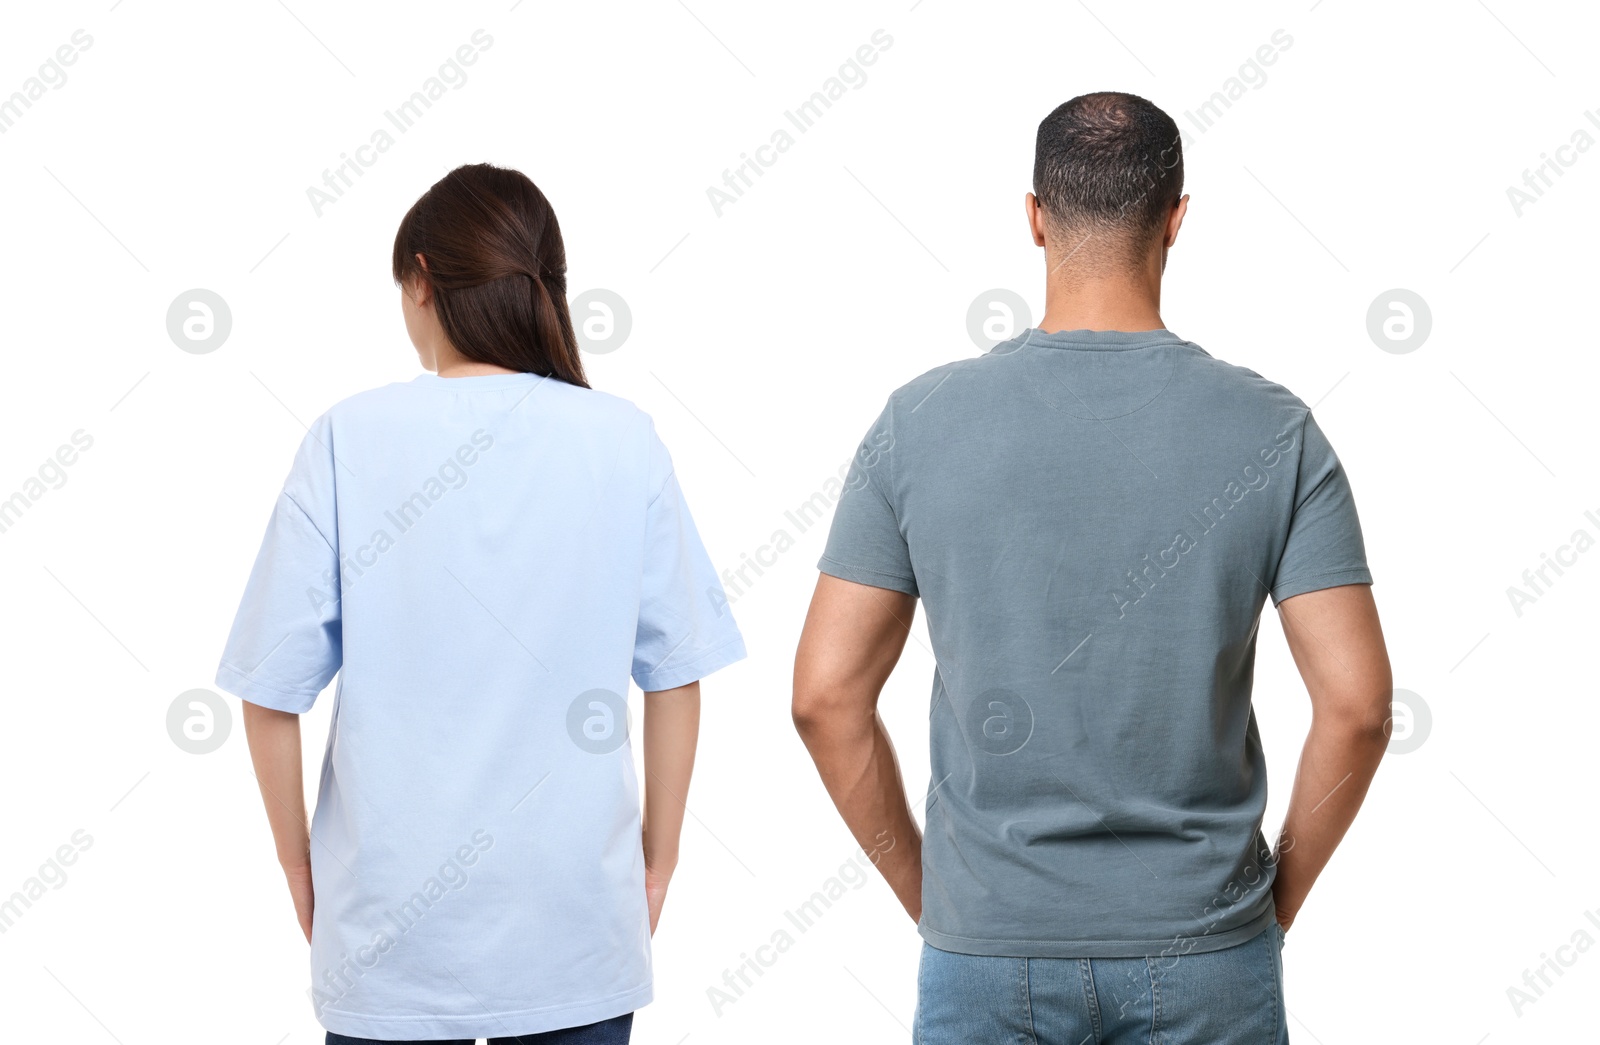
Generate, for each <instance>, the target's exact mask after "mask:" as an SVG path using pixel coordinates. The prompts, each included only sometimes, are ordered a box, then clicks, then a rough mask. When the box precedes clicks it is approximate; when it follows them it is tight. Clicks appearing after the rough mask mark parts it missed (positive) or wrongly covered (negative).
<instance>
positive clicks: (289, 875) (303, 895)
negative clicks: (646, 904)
mask: <svg viewBox="0 0 1600 1045" xmlns="http://www.w3.org/2000/svg"><path fill="white" fill-rule="evenodd" d="M283 876H284V878H285V879H287V880H288V883H289V895H290V896H291V897H293V898H294V914H295V918H296V919H298V920H299V922H300V931H301V932H303V933H305V934H306V943H310V942H311V912H312V910H313V908H314V907H315V905H316V896H315V894H314V893H313V892H312V889H311V865H310V864H309V863H308V864H302V865H297V866H287V865H286V866H285V867H284V869H283ZM662 888H663V889H665V888H666V886H664V885H663V886H662ZM654 927H655V922H654V921H653V920H652V922H651V928H654Z"/></svg>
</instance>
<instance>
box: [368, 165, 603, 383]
mask: <svg viewBox="0 0 1600 1045" xmlns="http://www.w3.org/2000/svg"><path fill="white" fill-rule="evenodd" d="M418 254H421V255H422V257H423V259H425V260H426V262H427V267H426V268H424V267H423V265H422V263H421V262H419V261H418V260H417V255H418ZM413 278H418V279H422V280H424V281H425V282H427V284H428V285H429V286H430V287H432V288H433V292H434V304H435V308H436V309H437V311H438V314H439V323H440V325H441V326H443V327H444V332H445V336H447V337H448V338H449V339H450V343H451V344H452V345H454V346H455V348H456V350H457V351H459V352H460V353H461V354H462V355H463V356H466V357H467V358H468V359H472V360H476V361H477V362H479V363H491V364H493V365H495V366H503V367H505V368H507V369H508V370H518V371H523V372H526V373H534V374H541V375H544V376H547V377H555V378H560V379H561V380H562V381H565V382H567V383H568V384H573V385H579V386H581V387H583V388H588V387H589V382H588V379H587V378H585V377H584V374H583V361H582V359H581V358H580V357H579V355H578V338H577V335H576V334H575V333H574V332H573V329H572V315H571V313H570V312H569V311H568V309H567V252H566V247H565V246H563V245H562V242H561V226H560V225H558V224H557V223H556V214H555V211H554V210H552V209H551V207H550V201H549V200H546V199H545V198H544V193H542V192H540V191H539V187H538V186H537V185H535V184H534V183H533V182H532V181H529V180H528V177H527V175H525V174H523V173H521V172H520V171H514V170H508V169H506V168H504V167H495V166H493V165H491V164H487V163H473V164H468V165H466V166H463V167H457V168H456V169H455V170H453V171H451V172H450V173H449V174H446V175H445V176H444V177H443V178H440V179H439V180H438V181H437V182H435V183H434V185H433V187H432V188H430V189H429V190H428V191H427V192H424V193H423V194H422V196H421V197H420V198H418V200H417V202H416V203H414V204H412V205H411V209H410V210H409V211H407V212H406V216H405V217H404V218H403V219H401V221H400V230H399V231H398V232H396V233H395V237H394V281H395V283H397V284H402V285H403V284H405V283H406V282H407V281H409V280H411V279H413Z"/></svg>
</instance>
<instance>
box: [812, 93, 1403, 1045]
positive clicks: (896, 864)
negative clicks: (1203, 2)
mask: <svg viewBox="0 0 1600 1045" xmlns="http://www.w3.org/2000/svg"><path fill="white" fill-rule="evenodd" d="M1182 192H1183V161H1182V152H1181V150H1180V148H1179V140H1178V128H1177V126H1176V125H1175V124H1174V123H1173V121H1172V119H1171V118H1170V117H1168V116H1167V114H1166V113H1164V112H1162V111H1161V110H1160V109H1158V108H1156V107H1155V106H1154V105H1152V104H1150V103H1149V102H1147V101H1145V100H1144V99H1142V98H1137V97H1134V96H1132V95H1126V94H1090V95H1084V96H1082V97H1079V98H1074V99H1073V100H1071V101H1069V102H1067V103H1066V104H1064V105H1062V106H1061V107H1060V108H1058V109H1056V110H1055V111H1054V112H1052V113H1051V114H1050V115H1049V116H1048V117H1047V118H1046V119H1045V120H1044V122H1043V123H1042V124H1040V126H1039V136H1038V145H1037V155H1036V159H1035V166H1034V191H1033V192H1032V193H1030V194H1029V195H1028V196H1027V199H1026V205H1027V215H1028V225H1029V227H1030V229H1031V231H1032V234H1033V240H1034V243H1035V244H1037V245H1039V246H1042V247H1043V248H1044V253H1045V262H1046V266H1047V281H1046V290H1045V294H1046V297H1045V303H1046V307H1045V314H1044V318H1043V319H1042V321H1041V322H1040V324H1039V327H1038V328H1036V329H1030V330H1028V331H1026V332H1024V333H1023V334H1021V335H1020V336H1018V337H1017V338H1015V339H1013V340H1011V341H1008V342H1004V343H1002V344H1000V345H997V346H996V347H995V348H994V349H993V350H991V351H990V352H988V353H987V354H985V355H983V356H979V357H977V358H972V359H963V360H959V361H957V362H954V363H950V364H947V365H945V366H941V367H938V368H936V369H934V370H932V371H929V372H928V373H926V374H924V375H923V376H921V377H919V378H917V379H916V380H914V381H912V382H911V383H909V384H907V385H905V386H904V387H902V388H900V389H899V390H898V391H896V392H895V393H894V394H892V395H891V396H890V397H889V401H888V404H887V406H886V407H885V408H884V410H883V413H882V414H881V415H880V416H879V418H878V419H877V421H876V423H875V424H874V425H873V426H872V428H871V429H870V431H869V432H868V434H867V436H866V438H865V439H864V440H863V442H862V444H861V447H860V451H859V453H858V454H857V456H856V458H855V460H854V463H853V466H852V468H851V473H850V476H849V478H848V480H847V487H848V488H847V491H846V492H845V494H844V495H843V496H842V497H841V499H840V501H839V505H838V508H837V512H836V515H835V517H834V520H833V528H832V532H831V533H830V534H829V537H828V544H827V548H826V551H825V554H824V555H823V556H822V559H821V561H820V563H819V564H818V565H819V568H820V569H821V571H822V576H821V577H820V578H819V580H818V584H817V589H816V593H815V595H814V596H813V598H812V603H811V608H810V613H809V614H808V616H807V618H806V623H805V629H804V632H803V634H802V636H801V639H800V646H799V650H798V652H797V654H796V659H795V683H794V685H795V689H794V718H795V722H796V724H797V726H798V728H799V730H800V733H801V736H802V737H803V738H804V740H805V743H806V745H807V747H808V748H809V749H810V751H811V755H812V757H813V758H814V759H815V761H816V764H817V768H818V770H819V771H820V773H821V775H822V780H823V783H824V784H825V785H826V786H827V788H828V792H829V794H830V795H831V796H832V798H833V800H834V802H835V804H836V805H837V806H838V808H839V811H840V813H841V814H842V815H843V817H844V819H845V821H846V823H847V824H848V825H849V827H850V829H851V831H852V832H853V833H854V835H855V837H856V839H857V840H858V841H859V842H861V843H862V844H863V845H865V844H866V843H868V842H869V840H870V841H871V842H872V843H873V846H874V850H875V851H877V852H879V853H880V857H879V861H878V868H879V870H880V872H881V873H882V874H883V875H884V877H885V879H886V880H887V881H888V883H889V885H890V886H891V888H893V890H894V892H895V895H896V896H897V897H898V898H899V899H900V902H901V903H902V904H903V905H904V906H905V909H906V911H907V913H908V914H910V915H911V917H912V918H913V919H915V920H916V921H917V924H918V929H919V931H920V933H921V935H922V937H923V940H924V947H923V952H922V960H921V967H920V971H919V975H918V1002H917V1017H916V1031H915V1040H916V1041H918V1042H921V1043H925V1045H942V1043H946V1042H948V1043H963V1045H966V1043H973V1042H1045V1043H1060V1045H1080V1043H1082V1042H1084V1041H1086V1040H1087V1041H1098V1042H1102V1043H1106V1045H1119V1043H1124V1042H1126V1043H1133V1042H1139V1043H1141V1045H1142V1043H1145V1042H1148V1041H1152V1040H1158V1039H1159V1040H1160V1041H1163V1042H1168V1043H1171V1045H1184V1043H1198V1042H1207V1043H1218V1042H1228V1043H1232V1042H1239V1043H1243V1042H1250V1043H1280V1042H1285V1041H1287V1028H1286V1025H1285V1019H1284V1007H1283V991H1282V977H1281V971H1282V965H1281V953H1280V951H1281V947H1282V943H1283V938H1284V933H1285V932H1286V931H1287V930H1288V928H1289V926H1290V925H1291V924H1292V923H1293V921H1294V919H1295V915H1296V914H1297V913H1298V912H1299V910H1300V908H1301V905H1302V904H1303V903H1304V901H1305V899H1306V894H1307V893H1308V892H1309V891H1310V889H1311V885H1312V883H1313V882H1314V881H1315V880H1316V878H1317V876H1318V874H1319V873H1320V872H1321V871H1322V869H1323V867H1324V865H1325V864H1326V863H1327V862H1328V858H1329V857H1330V856H1331V855H1332V853H1333V849H1334V847H1335V846H1336V845H1337V844H1338V842H1339V840H1340V839H1341V838H1342V837H1343V835H1344V833H1345V831H1346V829H1347V828H1348V827H1349V826H1350V823H1351V821H1352V820H1353V819H1354V817H1355V814H1356V811H1357V809H1358V808H1359V807H1360V805H1361V801H1362V798H1363V797H1364V796H1365V794H1366V791H1367V786H1368V784H1369V783H1370V782H1371V780H1372V776H1373V774H1374V772H1375V771H1376V769H1377V766H1378V762H1379V759H1380V758H1381V757H1382V754H1383V750H1384V746H1385V742H1386V735H1387V734H1386V723H1387V720H1388V718H1389V699H1390V692H1391V679H1390V672H1389V664H1388V655H1387V653H1386V651H1385V649H1384V643H1383V636H1382V632H1381V630H1380V628H1379V624H1378V616H1377V611H1376V609H1375V607H1374V605H1373V601H1372V597H1371V588H1370V585H1371V582H1372V576H1371V574H1370V573H1369V572H1368V570H1367V564H1366V556H1365V549H1364V546H1363V542H1362V537H1361V529H1360V524H1359V522H1358V520H1357V516H1356V509H1355V504H1354V501H1353V500H1352V496H1351V492H1350V485H1349V483H1348V480H1347V478H1346V475H1345V472H1344V470H1343V468H1342V467H1341V466H1340V463H1339V460H1338V458H1337V457H1336V456H1335V454H1334V452H1333V449H1332V447H1331V446H1330V445H1329V443H1328V440H1327V438H1326V437H1325V436H1324V435H1323V433H1322V430H1321V429H1320V428H1319V426H1318V425H1317V423H1316V421H1315V420H1314V419H1313V418H1312V416H1311V412H1310V409H1309V408H1308V407H1307V406H1306V405H1305V404H1304V403H1303V402H1302V401H1301V400H1299V399H1298V398H1296V397H1295V396H1294V395H1292V394H1291V393H1289V392H1288V391H1287V390H1286V389H1284V388H1282V387H1281V386H1279V385H1276V384H1273V383H1272V382H1270V381H1267V380H1265V379H1264V378H1262V377H1261V376H1259V375H1258V374H1255V373H1253V372H1251V371H1249V370H1245V369H1242V368H1240V367H1236V366H1231V365H1229V364H1227V363H1224V362H1222V361H1221V360H1218V359H1216V358H1214V357H1212V356H1211V355H1209V354H1207V353H1206V352H1205V351H1203V350H1202V349H1201V348H1200V347H1199V346H1197V345H1194V344H1192V343H1190V342H1187V341H1184V340H1183V339H1182V338H1180V337H1178V336H1177V335H1175V334H1173V333H1171V332H1170V331H1168V330H1167V329H1166V328H1165V326H1164V325H1163V323H1162V319H1161V315H1160V309H1159V306H1160V299H1161V277H1162V273H1163V271H1164V270H1165V267H1166V259H1167V252H1168V250H1170V249H1171V247H1172V246H1173V244H1174V242H1175V241H1176V240H1177V236H1178V229H1179V227H1180V226H1181V225H1182V223H1183V217H1184V213H1185V211H1186V209H1187V206H1188V199H1189V197H1188V196H1186V195H1183V194H1182ZM1269 597H1270V598H1271V599H1272V602H1273V604H1274V605H1275V606H1276V607H1277V609H1278V614H1279V618H1280V620H1281V622H1282V624H1283V631H1284V635H1285V637H1286V638H1287V640H1288V644H1289V648H1290V650H1291V652H1292V653H1293V655H1294V659H1295V663H1296V665H1297V666H1298V668H1299V670H1300V673H1301V676H1302V677H1303V679H1304V680H1305V683H1306V687H1307V689H1308V690H1309V692H1310V696H1311V702H1312V711H1313V717H1312V727H1311V731H1310V735H1309V736H1308V737H1307V739H1306V743H1305V747H1304V749H1303V750H1302V752H1301V757H1300V766H1299V771H1298V773H1297V774H1296V777H1295V782H1294V789H1293V792H1292V794H1291V796H1290V803H1289V809H1288V814H1287V818H1286V820H1285V822H1284V825H1283V829H1282V831H1281V832H1280V833H1279V835H1278V838H1277V843H1276V845H1275V846H1273V845H1269V844H1268V843H1267V841H1266V838H1265V837H1264V836H1263V834H1262V832H1261V821H1262V817H1263V813H1264V810H1265V807H1266V799H1267V784H1266V763H1265V759H1264V757H1263V754H1262V750H1261V742H1260V737H1259V735H1258V733H1257V729H1256V723H1255V718H1254V714H1253V712H1252V710H1251V703H1250V692H1251V680H1252V667H1253V663H1254V659H1255V643H1256V628H1257V625H1258V624H1259V622H1260V615H1261V611H1262V609H1263V606H1264V604H1265V601H1266V600H1267V599H1268V598H1269ZM918 598H921V599H922V600H923V602H924V604H925V607H926V611H927V615H928V633H929V636H930V638H931V641H932V651H933V654H934V656H935V658H936V666H935V671H934V678H933V692H932V698H931V710H930V717H929V731H930V734H931V742H932V763H931V764H932V778H931V779H930V780H929V782H928V789H927V796H926V817H925V819H926V836H925V837H924V836H923V835H922V834H921V833H920V832H919V831H918V828H917V825H916V822H915V821H914V820H913V819H912V816H911V812H910V809H909V805H908V802H907V797H906V793H905V789H904V786H903V784H902V782H901V779H900V773H899V769H898V767H897V765H896V762H895V756H894V749H893V747H892V746H891V744H890V741H889V737H888V735H887V734H886V733H885V731H884V728H883V723H882V721H881V720H880V719H879V718H878V716H877V712H876V704H877V699H878V694H879V691H880V690H881V688H882V686H883V684H884V682H885V680H886V679H887V678H888V676H889V673H890V672H891V671H892V670H893V668H894V666H895V663H896V661H897V660H898V659H899V656H900V652H901V649H902V647H903V646H904V644H905V640H906V636H907V634H908V632H909V630H910V625H911V620H912V616H913V614H914V612H915V608H916V601H917V599H918ZM887 837H892V838H894V839H895V840H896V841H897V842H901V843H903V844H897V845H894V846H892V847H887V848H886V847H884V846H883V845H882V841H883V839H884V838H887Z"/></svg>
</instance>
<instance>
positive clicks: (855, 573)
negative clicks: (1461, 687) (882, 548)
mask: <svg viewBox="0 0 1600 1045" xmlns="http://www.w3.org/2000/svg"><path fill="white" fill-rule="evenodd" d="M817 569H819V570H821V571H822V572H823V573H826V574H827V575H828V576H830V577H838V578H839V579H840V580H845V581H853V582H854V583H856V584H865V585H867V586H869V587H873V588H888V589H889V590H890V591H898V592H903V593H904V594H906V595H916V594H917V582H916V581H915V580H912V579H910V578H907V577H902V576H900V575H899V574H895V573H882V572H880V571H878V570H873V569H869V568H867V567H865V566H851V565H849V564H848V563H842V562H840V561H839V560H838V559H830V558H829V557H828V556H826V555H824V556H823V557H822V558H820V559H818V560H817Z"/></svg>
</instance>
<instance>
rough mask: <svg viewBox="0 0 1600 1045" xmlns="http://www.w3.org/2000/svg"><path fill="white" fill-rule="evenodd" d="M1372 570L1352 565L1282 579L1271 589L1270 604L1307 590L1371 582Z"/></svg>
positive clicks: (1276, 603) (1275, 603)
mask: <svg viewBox="0 0 1600 1045" xmlns="http://www.w3.org/2000/svg"><path fill="white" fill-rule="evenodd" d="M1371 583H1372V571H1371V570H1369V569H1367V568H1366V567H1365V566H1352V567H1350V568H1348V569H1343V570H1326V571H1323V572H1322V573H1312V574H1307V575H1306V576H1304V577H1296V578H1293V579H1291V580H1287V581H1282V582H1280V583H1279V584H1278V585H1277V586H1276V587H1274V588H1273V589H1272V604H1273V605H1274V606H1276V605H1278V604H1279V603H1281V602H1282V601H1283V600H1284V599H1288V598H1293V597H1294V596H1296V595H1304V594H1305V593H1306V592H1308V591H1321V590H1322V589H1324V588H1338V587H1341V586H1343V585H1346V584H1371Z"/></svg>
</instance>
